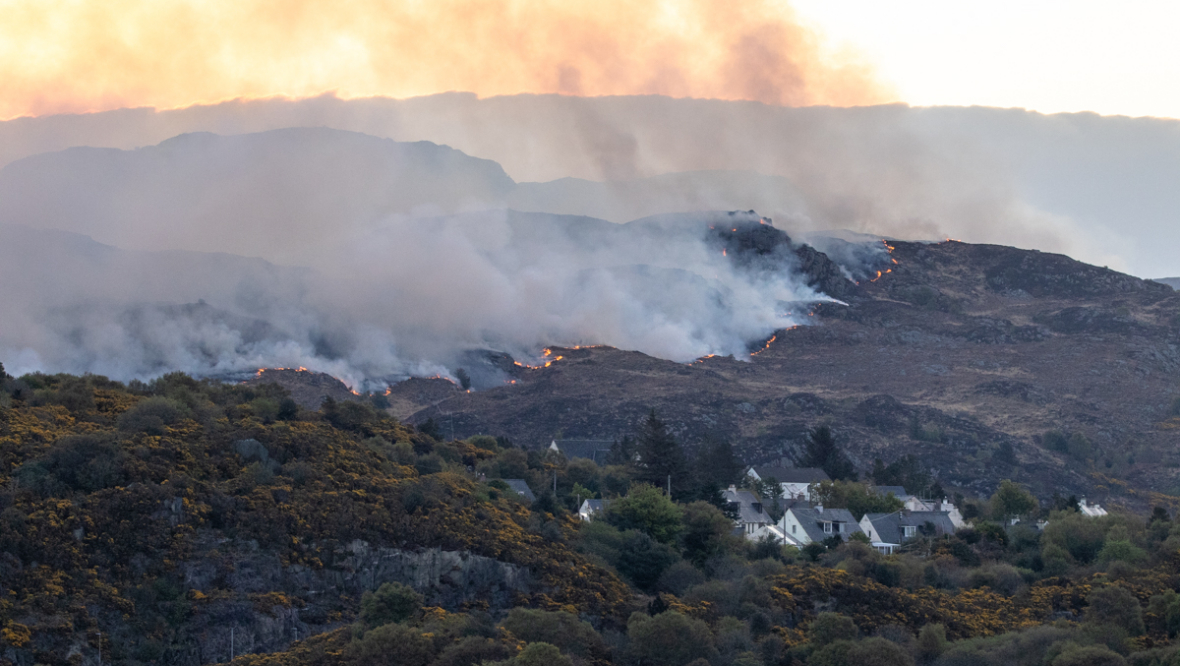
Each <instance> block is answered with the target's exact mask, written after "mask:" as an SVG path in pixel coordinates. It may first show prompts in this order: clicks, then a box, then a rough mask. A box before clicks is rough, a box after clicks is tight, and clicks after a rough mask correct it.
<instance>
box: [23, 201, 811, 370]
mask: <svg viewBox="0 0 1180 666" xmlns="http://www.w3.org/2000/svg"><path fill="white" fill-rule="evenodd" d="M720 218H721V219H722V221H723V222H724V223H726V224H728V223H731V222H733V220H734V219H740V218H734V217H731V216H728V215H721V216H720ZM755 219H756V218H755ZM742 223H743V224H749V223H750V222H749V220H743V222H742ZM755 224H756V223H755ZM341 229H342V231H341V233H340V234H339V237H338V238H337V239H336V240H335V242H334V243H333V244H332V245H331V246H321V247H320V248H319V251H318V252H317V253H315V256H314V262H312V263H313V266H312V267H311V268H308V269H299V268H284V267H279V266H275V265H273V264H269V263H267V262H264V261H261V260H257V259H246V258H242V257H237V256H234V255H226V254H206V253H194V252H180V251H154V252H152V251H127V250H120V249H115V248H112V247H110V246H104V245H101V244H98V243H95V242H92V241H89V240H88V239H86V238H85V237H80V236H74V235H72V234H67V233H61V232H50V231H40V230H31V229H28V228H24V227H15V226H8V227H0V279H2V280H3V281H4V282H5V283H6V284H8V285H10V286H11V287H14V288H9V289H6V290H4V292H3V295H0V309H2V310H3V311H4V312H5V326H4V328H3V330H0V358H3V359H5V363H6V367H8V369H9V370H10V371H14V372H17V373H23V372H29V371H50V372H56V371H64V372H74V373H81V372H93V373H98V374H104V375H107V376H110V377H114V378H118V379H124V380H125V379H131V378H147V377H151V376H155V375H159V374H161V373H163V372H168V371H172V370H183V371H186V372H190V373H193V374H197V375H225V374H234V373H244V372H251V371H253V370H254V369H256V368H262V367H298V366H303V367H307V368H309V369H312V370H317V371H322V372H328V373H330V374H332V375H334V376H337V377H340V378H341V379H344V380H345V381H346V382H347V383H349V384H350V385H352V386H354V387H358V388H360V387H364V388H375V387H382V386H384V384H385V383H386V382H388V381H392V380H396V379H400V378H402V377H405V376H407V375H424V374H425V375H431V374H444V375H445V374H448V373H449V372H450V371H453V370H454V368H456V367H457V364H460V363H461V362H462V360H463V359H464V357H465V355H466V354H467V353H468V352H471V351H473V350H493V351H501V352H508V353H510V354H512V355H514V356H515V357H516V358H519V359H522V360H525V361H526V362H527V361H529V360H531V359H532V358H534V357H535V356H536V355H537V354H538V353H539V351H540V349H541V347H542V346H545V345H576V344H607V345H612V346H617V347H622V348H625V349H635V350H639V351H643V352H645V353H648V354H651V355H654V356H658V357H662V358H667V359H673V360H677V361H689V360H692V359H694V358H697V357H700V356H704V355H707V354H734V355H736V356H739V357H744V356H746V355H747V354H748V348H747V345H748V343H750V342H751V341H754V340H758V339H760V338H761V339H764V338H765V337H767V336H768V335H770V333H771V332H773V331H774V330H776V329H779V328H783V327H786V326H791V325H794V324H797V323H800V322H799V320H800V319H802V318H805V317H800V315H801V314H802V312H803V310H804V308H803V307H801V305H800V302H803V303H806V302H814V301H816V300H824V297H823V296H822V295H818V294H816V293H815V292H814V291H812V290H811V289H809V288H808V287H806V286H805V284H804V283H803V282H802V281H801V280H800V278H799V276H798V275H797V274H796V273H795V268H794V266H792V265H791V264H790V262H789V261H788V262H785V263H782V264H780V265H779V267H778V269H777V270H774V271H764V270H749V269H746V268H743V267H742V266H741V265H739V264H736V263H735V262H734V261H732V258H731V257H727V256H724V255H723V254H722V253H721V249H720V247H719V246H717V245H716V244H715V243H711V242H710V241H709V240H708V238H707V233H708V226H707V223H706V221H705V220H704V219H703V218H702V217H701V216H693V217H678V216H674V217H671V218H667V219H661V220H656V221H640V222H637V223H633V224H630V225H622V226H620V225H616V224H613V223H609V222H604V221H600V220H593V219H589V218H572V217H560V216H553V215H546V214H518V213H511V212H507V211H495V210H492V211H482V212H477V213H467V214H463V215H458V216H452V217H445V218H437V217H417V216H412V215H393V216H390V217H389V218H387V219H386V220H384V222H383V223H382V224H380V225H378V226H376V227H375V228H373V227H372V225H363V228H360V227H358V228H354V229H353V230H351V231H348V230H346V227H345V225H341ZM792 304H795V305H792ZM792 311H793V312H794V314H791V312H792Z"/></svg>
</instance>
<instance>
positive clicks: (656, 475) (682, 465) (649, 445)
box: [635, 409, 689, 496]
mask: <svg viewBox="0 0 1180 666" xmlns="http://www.w3.org/2000/svg"><path fill="white" fill-rule="evenodd" d="M637 440H638V441H637V443H636V444H637V447H636V448H637V453H638V454H639V455H638V458H639V459H638V461H637V462H636V470H635V480H636V481H639V482H643V483H650V484H651V485H653V486H655V487H657V488H666V487H667V485H668V477H671V478H672V491H673V494H674V496H675V494H676V493H677V491H682V490H684V489H685V488H686V486H687V485H688V482H689V479H688V464H687V462H686V461H685V458H684V450H683V449H681V448H680V444H679V443H678V442H677V441H676V438H675V437H673V436H672V435H671V433H669V432H668V426H667V425H666V424H665V423H664V422H663V421H661V420H660V419H659V418H658V417H657V416H656V410H654V409H653V410H651V412H650V413H649V414H648V415H647V418H646V419H645V420H644V421H643V423H642V424H641V425H640V426H639V436H638V437H637Z"/></svg>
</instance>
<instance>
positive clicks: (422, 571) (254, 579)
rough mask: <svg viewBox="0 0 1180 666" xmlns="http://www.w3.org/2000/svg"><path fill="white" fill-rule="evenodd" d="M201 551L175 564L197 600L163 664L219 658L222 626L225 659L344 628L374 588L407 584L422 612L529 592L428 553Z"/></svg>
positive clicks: (483, 563) (496, 568) (504, 570)
mask: <svg viewBox="0 0 1180 666" xmlns="http://www.w3.org/2000/svg"><path fill="white" fill-rule="evenodd" d="M204 547H205V549H204V550H203V553H202V555H201V556H200V557H197V558H194V559H192V560H190V561H187V562H184V563H182V564H181V565H180V571H181V575H182V577H183V584H184V586H185V588H186V589H187V590H188V595H189V596H190V597H195V598H197V599H205V600H206V601H205V602H204V603H203V604H202V605H200V606H199V608H200V610H199V611H198V612H197V613H196V614H195V615H194V616H193V617H191V618H190V619H189V620H188V625H189V626H190V627H191V633H190V642H189V645H188V648H187V650H185V651H184V654H182V655H174V657H175V658H172V659H170V660H169V662H170V663H174V664H192V665H194V666H195V665H197V664H204V663H209V662H217V661H224V660H226V659H228V657H229V654H230V647H231V646H230V640H231V636H230V634H231V632H230V630H231V628H232V629H233V632H232V633H233V643H234V645H233V650H234V653H235V654H238V655H241V654H248V653H262V652H273V651H276V650H281V649H283V648H285V647H287V646H288V645H290V644H291V643H292V642H294V641H296V640H298V639H300V638H306V637H307V636H310V635H313V634H317V633H320V632H322V631H325V630H327V629H331V628H332V627H334V626H338V625H340V624H343V623H346V622H348V621H350V620H351V619H352V618H351V617H350V616H349V615H348V614H347V613H348V610H347V609H348V608H355V607H356V603H355V601H356V600H357V599H359V598H360V596H361V595H362V594H364V593H365V592H366V591H369V590H374V589H376V588H378V587H380V586H381V585H382V584H383V583H388V582H398V583H402V584H405V585H408V586H410V587H412V588H414V589H415V590H417V591H418V592H420V593H422V595H423V596H424V597H425V598H426V604H427V605H431V606H441V607H443V608H446V609H450V610H455V609H460V608H464V609H466V608H506V607H508V606H510V605H511V602H512V599H513V596H514V595H516V594H523V593H527V592H528V591H529V590H530V589H531V588H532V587H533V585H534V581H533V580H532V578H531V576H530V575H529V572H528V571H527V570H525V569H523V568H521V567H518V566H514V565H511V564H506V563H504V562H499V561H497V560H494V559H491V558H488V557H482V556H479V555H472V554H470V553H466V552H458V551H444V550H440V549H437V548H432V549H422V550H414V551H409V550H399V549H394V548H377V547H373V546H371V545H370V544H368V543H365V542H363V541H354V542H352V543H350V544H347V545H345V546H342V547H339V548H337V549H335V550H333V551H331V552H330V554H329V555H328V558H327V561H325V562H323V563H322V564H323V566H308V565H306V564H284V563H283V562H282V561H281V559H280V557H279V555H278V554H276V553H274V552H266V551H263V550H260V549H259V548H258V546H257V544H255V543H253V542H244V543H224V542H223V543H220V544H217V543H211V542H206V543H205V544H204ZM350 600H351V603H350ZM173 649H175V648H173Z"/></svg>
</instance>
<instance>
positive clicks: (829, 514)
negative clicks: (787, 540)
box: [787, 504, 862, 541]
mask: <svg viewBox="0 0 1180 666" xmlns="http://www.w3.org/2000/svg"><path fill="white" fill-rule="evenodd" d="M787 511H789V512H791V513H792V514H793V515H794V516H795V519H796V520H798V521H799V524H800V525H802V526H803V531H805V532H807V536H808V537H810V539H811V540H812V541H823V540H824V539H827V538H828V537H830V536H832V535H833V534H837V535H839V536H840V537H841V538H842V539H844V540H845V541H847V540H848V537H849V536H851V535H853V534H855V533H857V532H860V531H862V530H861V529H860V525H859V524H858V523H857V522H856V519H855V518H853V517H852V512H851V511H849V510H848V509H822V510H821V508H820V507H818V506H805V505H802V504H799V505H796V506H792V507H791V508H789V509H787ZM825 522H828V523H846V524H847V525H848V527H846V528H845V531H843V532H831V533H828V532H825V531H824V527H823V524H824V523H825Z"/></svg>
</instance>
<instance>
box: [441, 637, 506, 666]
mask: <svg viewBox="0 0 1180 666" xmlns="http://www.w3.org/2000/svg"><path fill="white" fill-rule="evenodd" d="M511 656H512V650H511V649H509V648H508V646H507V645H505V644H504V643H501V642H498V641H494V640H492V639H490V638H484V637H482V636H468V637H466V638H463V639H461V640H459V641H458V642H457V643H453V644H451V645H449V646H447V648H446V649H445V650H443V651H442V652H441V653H439V655H438V659H436V660H435V661H434V663H433V664H432V665H431V666H478V665H479V664H482V663H484V662H487V661H497V660H504V659H508V658H510V657H511Z"/></svg>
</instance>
